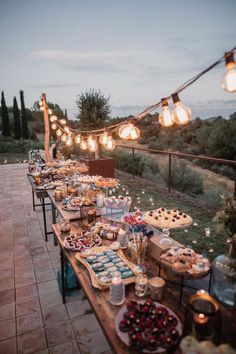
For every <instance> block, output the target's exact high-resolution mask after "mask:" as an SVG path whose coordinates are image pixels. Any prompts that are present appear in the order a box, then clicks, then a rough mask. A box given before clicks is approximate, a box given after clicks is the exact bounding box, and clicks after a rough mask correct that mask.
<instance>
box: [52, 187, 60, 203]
mask: <svg viewBox="0 0 236 354" xmlns="http://www.w3.org/2000/svg"><path fill="white" fill-rule="evenodd" d="M54 196H55V202H61V201H62V190H61V189H55V193H54Z"/></svg>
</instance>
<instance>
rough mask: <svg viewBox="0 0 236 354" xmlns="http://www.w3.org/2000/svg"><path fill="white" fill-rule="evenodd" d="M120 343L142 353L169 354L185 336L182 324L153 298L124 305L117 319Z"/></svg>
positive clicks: (116, 327)
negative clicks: (168, 351) (169, 350)
mask: <svg viewBox="0 0 236 354" xmlns="http://www.w3.org/2000/svg"><path fill="white" fill-rule="evenodd" d="M115 329H116V333H117V335H118V337H119V338H120V340H121V341H122V342H123V343H124V344H126V345H127V346H128V347H130V348H131V349H133V350H135V349H136V350H137V351H138V352H140V351H141V352H142V353H153V354H154V353H166V351H167V350H168V349H169V348H171V347H173V346H175V345H176V344H177V343H178V342H179V339H180V337H181V336H182V331H183V329H182V324H181V322H180V320H179V318H178V317H177V316H176V314H175V313H174V312H173V311H172V310H171V309H170V308H169V307H167V306H164V305H162V304H160V303H158V302H154V301H153V300H151V299H147V300H146V301H144V302H143V301H135V300H132V301H130V302H129V303H127V304H126V305H124V306H123V307H122V308H121V309H120V311H119V312H118V313H117V315H116V318H115Z"/></svg>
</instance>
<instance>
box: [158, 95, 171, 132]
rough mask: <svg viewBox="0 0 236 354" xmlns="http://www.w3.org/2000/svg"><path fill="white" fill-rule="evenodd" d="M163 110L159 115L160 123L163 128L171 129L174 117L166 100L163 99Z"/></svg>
mask: <svg viewBox="0 0 236 354" xmlns="http://www.w3.org/2000/svg"><path fill="white" fill-rule="evenodd" d="M161 105H162V110H161V112H160V114H159V122H160V124H161V125H163V127H170V126H171V125H173V124H174V115H173V113H172V112H171V111H170V108H169V106H168V101H167V99H166V98H162V99H161Z"/></svg>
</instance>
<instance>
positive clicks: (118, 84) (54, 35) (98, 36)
mask: <svg viewBox="0 0 236 354" xmlns="http://www.w3.org/2000/svg"><path fill="white" fill-rule="evenodd" d="M235 18H236V0H198V1H193V0H178V1H177V0H169V1H164V0H163V1H162V0H120V1H117V0H116V1H115V0H93V1H92V0H84V1H82V0H47V1H46V0H41V1H35V0H0V33H1V36H0V48H1V50H0V90H4V92H5V98H6V101H7V104H8V105H12V101H13V96H17V97H19V90H20V89H23V90H24V92H25V101H26V106H27V107H31V106H32V105H33V103H34V102H35V101H37V100H39V98H40V95H41V93H43V92H45V93H46V95H47V99H48V100H49V101H50V102H53V103H58V104H59V105H60V106H61V107H62V108H63V109H65V108H67V110H68V115H69V117H70V118H72V119H73V118H74V112H75V100H76V97H77V95H79V94H80V93H81V92H84V91H85V90H87V89H90V88H95V89H101V91H102V92H103V93H104V94H105V95H106V96H109V95H110V96H111V104H112V113H113V116H116V115H120V116H122V115H128V114H137V113H138V112H140V111H142V110H143V108H145V107H146V106H149V105H150V104H153V103H155V102H157V101H159V100H160V98H162V97H165V96H167V95H169V94H171V93H172V92H173V91H174V90H175V89H176V88H177V87H178V86H180V85H181V84H182V83H183V82H184V81H186V80H187V79H189V78H191V77H192V76H194V75H196V74H198V73H199V72H200V71H202V70H203V69H205V68H206V67H207V66H209V65H210V64H212V63H213V62H214V61H216V60H217V59H218V58H220V57H221V56H222V55H223V54H224V52H225V51H227V50H230V49H231V48H233V47H234V46H235V45H236V20H235ZM224 71H225V68H224V65H223V64H222V65H220V66H218V67H217V68H215V69H213V70H212V71H211V72H210V73H208V74H206V75H205V76H204V77H203V78H201V79H200V80H199V81H198V82H197V83H195V84H194V85H192V86H191V87H190V88H188V89H187V90H186V91H185V92H183V93H182V95H181V99H182V100H183V102H184V103H186V104H187V105H189V106H190V107H191V109H192V111H193V116H194V117H196V116H199V115H200V116H201V117H211V116H214V115H220V114H221V115H223V116H225V117H228V115H229V114H231V113H233V112H235V111H236V95H235V93H234V94H233V93H231V94H230V93H226V92H224V91H223V90H222V89H221V87H220V79H221V77H222V75H223V73H224Z"/></svg>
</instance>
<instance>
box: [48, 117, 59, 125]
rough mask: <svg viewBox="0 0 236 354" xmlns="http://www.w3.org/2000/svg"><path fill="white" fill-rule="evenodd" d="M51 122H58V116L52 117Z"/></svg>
mask: <svg viewBox="0 0 236 354" xmlns="http://www.w3.org/2000/svg"><path fill="white" fill-rule="evenodd" d="M49 119H50V122H52V123H53V122H56V121H57V116H51V117H50V118H49Z"/></svg>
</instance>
